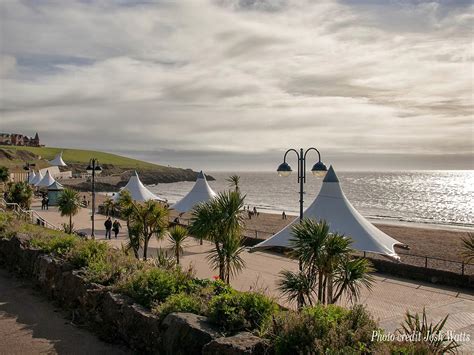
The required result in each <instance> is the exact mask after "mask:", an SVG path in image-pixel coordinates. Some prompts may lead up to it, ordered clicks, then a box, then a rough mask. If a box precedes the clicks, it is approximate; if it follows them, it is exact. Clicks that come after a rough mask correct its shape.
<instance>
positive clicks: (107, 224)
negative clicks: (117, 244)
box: [104, 217, 112, 239]
mask: <svg viewBox="0 0 474 355" xmlns="http://www.w3.org/2000/svg"><path fill="white" fill-rule="evenodd" d="M104 226H105V239H111V238H112V220H111V219H110V217H109V218H107V220H106V221H105V222H104ZM107 237H108V238H107Z"/></svg>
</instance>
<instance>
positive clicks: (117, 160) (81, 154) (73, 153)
mask: <svg viewBox="0 0 474 355" xmlns="http://www.w3.org/2000/svg"><path fill="white" fill-rule="evenodd" d="M0 149H6V150H10V151H28V152H31V153H34V154H37V155H39V156H41V158H42V159H46V160H51V159H53V158H54V157H55V155H56V154H58V153H59V152H61V151H62V152H63V159H64V160H65V161H66V162H70V163H80V164H87V163H88V162H89V159H90V158H97V159H99V162H100V163H101V164H112V165H115V166H117V167H120V168H128V169H140V170H143V169H145V170H146V169H153V170H160V169H163V170H166V167H164V166H162V165H157V164H152V163H148V162H144V161H141V160H137V159H132V158H126V157H122V156H120V155H116V154H111V153H105V152H99V151H94V150H82V149H68V148H54V147H20V146H5V145H0Z"/></svg>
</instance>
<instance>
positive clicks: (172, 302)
mask: <svg viewBox="0 0 474 355" xmlns="http://www.w3.org/2000/svg"><path fill="white" fill-rule="evenodd" d="M203 309H204V306H203V301H202V299H200V298H199V296H198V295H195V294H191V295H187V294H185V293H177V294H174V295H171V296H169V297H168V298H167V299H166V301H165V302H163V303H161V304H159V305H157V306H155V307H153V309H152V312H153V313H155V314H157V315H158V316H159V317H160V319H164V318H165V317H166V316H167V315H168V314H170V313H173V312H189V313H194V314H203V313H204V312H203Z"/></svg>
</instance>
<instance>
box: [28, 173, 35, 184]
mask: <svg viewBox="0 0 474 355" xmlns="http://www.w3.org/2000/svg"><path fill="white" fill-rule="evenodd" d="M35 178H36V173H35V171H34V170H32V171H31V173H30V178H29V179H28V184H34V182H33V181H34V180H35Z"/></svg>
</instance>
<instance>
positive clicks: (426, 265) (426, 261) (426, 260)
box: [425, 256, 428, 269]
mask: <svg viewBox="0 0 474 355" xmlns="http://www.w3.org/2000/svg"><path fill="white" fill-rule="evenodd" d="M427 268H428V257H427V256H425V269H427Z"/></svg>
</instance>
